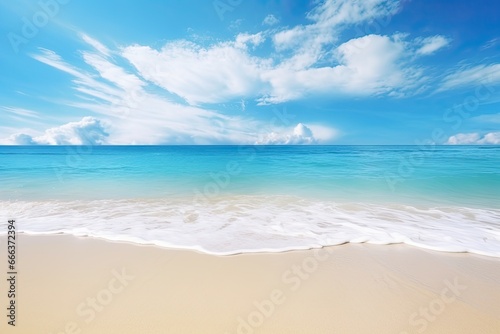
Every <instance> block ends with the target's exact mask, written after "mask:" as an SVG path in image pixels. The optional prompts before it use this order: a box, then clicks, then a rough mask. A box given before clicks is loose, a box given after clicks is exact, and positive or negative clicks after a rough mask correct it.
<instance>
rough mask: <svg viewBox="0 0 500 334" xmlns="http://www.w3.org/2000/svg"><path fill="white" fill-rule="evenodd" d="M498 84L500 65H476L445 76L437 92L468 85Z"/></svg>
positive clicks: (499, 81) (499, 80)
mask: <svg viewBox="0 0 500 334" xmlns="http://www.w3.org/2000/svg"><path fill="white" fill-rule="evenodd" d="M498 83H500V64H491V65H478V66H474V67H470V68H462V69H459V70H458V71H456V72H455V73H452V74H449V75H447V76H446V77H445V78H444V80H443V83H442V84H441V87H440V88H439V89H438V91H444V90H449V89H453V88H457V87H464V86H469V85H481V84H482V85H493V84H498Z"/></svg>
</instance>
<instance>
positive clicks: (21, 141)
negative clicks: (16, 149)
mask: <svg viewBox="0 0 500 334" xmlns="http://www.w3.org/2000/svg"><path fill="white" fill-rule="evenodd" d="M0 142H1V143H2V144H4V145H36V144H37V143H36V142H35V141H34V140H33V137H31V136H30V135H27V134H24V133H16V134H13V135H11V136H10V137H8V138H7V139H4V140H2V141H0Z"/></svg>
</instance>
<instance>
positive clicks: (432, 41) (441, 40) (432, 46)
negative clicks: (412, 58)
mask: <svg viewBox="0 0 500 334" xmlns="http://www.w3.org/2000/svg"><path fill="white" fill-rule="evenodd" d="M450 42H451V41H450V39H448V38H446V37H444V36H440V35H436V36H432V37H426V38H418V39H417V43H418V44H420V47H419V48H418V49H417V54H419V55H424V56H427V55H431V54H433V53H435V52H436V51H438V50H440V49H442V48H444V47H445V46H447V45H448V44H450Z"/></svg>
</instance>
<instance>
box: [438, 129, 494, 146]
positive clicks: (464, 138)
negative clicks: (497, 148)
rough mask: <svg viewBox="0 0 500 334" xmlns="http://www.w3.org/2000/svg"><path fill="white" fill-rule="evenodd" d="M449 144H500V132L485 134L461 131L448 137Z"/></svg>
mask: <svg viewBox="0 0 500 334" xmlns="http://www.w3.org/2000/svg"><path fill="white" fill-rule="evenodd" d="M447 144H449V145H500V132H490V133H487V134H485V135H483V136H481V135H480V134H479V133H475V132H473V133H459V134H456V135H454V136H451V137H450V138H448V141H447Z"/></svg>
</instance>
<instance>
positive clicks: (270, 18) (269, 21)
mask: <svg viewBox="0 0 500 334" xmlns="http://www.w3.org/2000/svg"><path fill="white" fill-rule="evenodd" d="M279 22H280V20H279V19H278V18H277V17H276V16H274V15H273V14H269V15H267V16H266V17H265V18H264V21H262V25H266V26H273V25H276V24H278V23H279Z"/></svg>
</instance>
